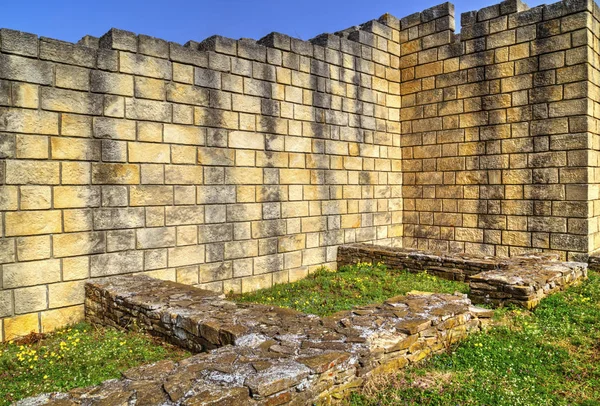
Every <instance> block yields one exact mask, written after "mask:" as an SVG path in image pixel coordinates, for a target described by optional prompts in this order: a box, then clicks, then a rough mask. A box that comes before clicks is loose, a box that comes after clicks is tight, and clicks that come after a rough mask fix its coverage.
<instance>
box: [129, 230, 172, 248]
mask: <svg viewBox="0 0 600 406" xmlns="http://www.w3.org/2000/svg"><path fill="white" fill-rule="evenodd" d="M136 237H137V238H136V241H137V243H136V248H137V249H147V248H163V247H173V246H175V228H174V227H161V228H154V227H153V228H145V229H138V230H136Z"/></svg>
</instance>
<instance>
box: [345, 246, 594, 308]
mask: <svg viewBox="0 0 600 406" xmlns="http://www.w3.org/2000/svg"><path fill="white" fill-rule="evenodd" d="M558 258H559V257H558V255H556V254H552V253H535V254H527V255H522V256H517V257H512V258H497V257H490V256H476V255H470V254H469V255H468V254H460V253H459V254H451V253H435V252H425V251H418V250H411V249H404V248H392V247H383V246H378V245H371V244H352V245H343V246H341V247H339V249H338V267H339V266H343V265H350V264H355V263H358V262H371V263H377V262H382V263H384V264H386V265H387V266H388V267H390V268H393V269H406V270H408V271H411V272H421V271H427V272H429V273H431V274H434V275H437V276H439V277H441V278H444V279H450V280H461V281H465V282H468V283H469V286H470V288H471V291H470V293H469V298H470V299H471V300H472V301H473V303H487V304H493V305H497V306H500V305H504V304H509V303H510V304H515V305H519V306H522V307H525V308H527V309H532V308H534V307H535V306H537V305H538V304H539V303H540V301H541V300H542V299H543V298H544V297H546V296H548V295H549V294H551V293H553V292H556V291H558V290H562V289H565V288H566V287H568V286H570V285H572V284H574V283H577V282H578V281H579V280H581V279H585V278H587V268H588V264H586V263H584V262H561V261H559V260H558Z"/></svg>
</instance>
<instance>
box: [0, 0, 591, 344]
mask: <svg viewBox="0 0 600 406" xmlns="http://www.w3.org/2000/svg"><path fill="white" fill-rule="evenodd" d="M526 9H527V7H526V6H525V5H524V4H522V3H521V2H520V1H518V0H507V1H505V2H503V3H501V4H500V5H495V6H491V7H488V8H485V9H483V10H480V11H479V12H477V13H466V14H465V15H463V17H462V25H463V28H462V32H461V34H460V35H455V33H454V31H455V23H454V8H453V6H452V5H451V4H449V3H445V4H442V5H440V6H436V7H434V8H431V9H429V10H426V11H424V12H422V13H417V14H414V15H411V16H408V17H405V18H403V19H401V20H398V19H396V18H395V17H392V16H391V15H389V14H386V15H384V16H382V17H381V18H380V19H379V20H373V21H369V22H367V23H365V24H363V25H361V26H356V27H351V28H349V29H347V30H344V31H341V32H338V33H336V34H335V35H334V34H323V35H320V36H317V37H316V38H314V39H312V40H311V41H301V40H298V39H295V38H291V37H289V36H286V35H283V34H278V33H272V34H269V35H267V36H266V37H264V38H262V39H261V40H259V41H252V40H248V39H241V40H232V39H228V38H223V37H219V36H215V37H211V38H208V39H206V40H204V41H202V42H195V41H189V42H188V43H186V44H185V45H184V46H182V45H179V44H175V43H169V42H166V41H163V40H160V39H156V38H152V37H148V36H145V35H139V36H138V35H135V34H133V33H130V32H125V31H121V30H116V29H112V30H110V31H109V32H108V33H106V34H105V35H104V36H102V37H101V38H94V37H90V36H86V37H84V38H82V40H81V41H79V43H78V44H70V43H65V42H62V41H57V40H53V39H49V38H43V37H42V38H38V37H37V36H36V35H32V34H26V33H21V32H16V31H11V30H0V159H1V160H2V161H1V162H0V210H1V216H0V223H1V224H0V233H1V234H0V264H2V265H1V266H2V268H1V278H0V281H1V282H0V283H1V284H0V340H3V339H10V338H12V337H14V336H17V335H20V334H23V333H27V332H29V331H50V330H52V329H54V328H56V327H57V326H62V325H65V324H66V323H69V322H71V321H74V320H77V319H80V318H81V317H82V315H83V297H84V289H83V286H84V282H85V280H87V279H89V278H96V277H103V276H109V275H116V274H123V273H139V272H143V273H147V274H149V275H151V276H154V277H158V278H162V279H169V280H173V281H177V282H182V283H185V284H191V285H195V286H200V287H203V288H207V289H210V290H215V291H229V290H233V291H236V292H239V291H249V290H253V289H257V288H262V287H268V286H270V285H271V284H273V283H280V282H288V281H293V280H296V279H299V278H302V277H304V276H305V275H307V273H308V272H309V271H311V270H312V269H314V268H315V267H318V266H320V265H322V264H325V265H330V266H334V265H335V258H336V247H337V246H339V245H340V244H344V243H354V242H368V243H377V244H381V245H388V246H396V247H399V246H402V245H404V246H405V247H409V248H414V247H417V248H422V249H435V250H448V251H460V252H463V251H464V252H485V253H489V254H495V255H516V254H520V253H522V252H524V251H527V250H534V251H539V250H544V251H553V252H556V253H558V254H559V255H561V256H562V257H563V258H569V259H571V258H573V259H574V258H582V257H584V256H585V255H587V253H589V252H591V251H594V250H595V249H596V248H597V246H599V245H600V237H599V235H600V234H599V233H598V225H597V220H598V216H600V204H598V203H597V202H600V200H599V197H598V188H597V182H595V181H594V179H595V177H598V176H599V175H596V172H597V171H595V170H592V168H594V169H595V168H596V167H597V166H598V165H597V159H596V157H597V153H596V151H597V150H599V149H600V143H599V141H598V140H600V138H598V136H597V132H598V131H597V130H596V121H595V120H594V119H592V118H591V117H592V116H594V115H598V114H600V113H597V111H599V109H598V108H596V107H595V106H596V105H597V104H595V103H596V101H597V100H598V99H600V97H598V94H599V93H598V92H597V82H598V81H599V80H600V79H599V77H600V76H598V74H597V73H596V72H597V68H599V67H600V62H598V61H599V58H598V52H597V51H598V49H600V48H599V47H600V46H599V44H598V39H597V37H596V35H597V32H598V29H597V28H598V25H599V23H598V21H597V17H598V16H600V12H599V11H598V8H597V7H596V6H595V4H594V3H593V2H591V1H587V0H569V1H563V2H559V3H556V4H553V5H549V6H541V7H537V8H534V9H531V10H526ZM592 29H595V31H594V32H596V34H592ZM403 183H404V185H402V184H403Z"/></svg>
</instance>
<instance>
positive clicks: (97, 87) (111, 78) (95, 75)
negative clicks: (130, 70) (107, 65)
mask: <svg viewBox="0 0 600 406" xmlns="http://www.w3.org/2000/svg"><path fill="white" fill-rule="evenodd" d="M90 83H91V85H90V89H91V90H92V92H96V93H108V94H117V95H120V96H133V76H131V75H123V74H120V73H112V72H103V71H99V70H93V71H92V72H91V77H90Z"/></svg>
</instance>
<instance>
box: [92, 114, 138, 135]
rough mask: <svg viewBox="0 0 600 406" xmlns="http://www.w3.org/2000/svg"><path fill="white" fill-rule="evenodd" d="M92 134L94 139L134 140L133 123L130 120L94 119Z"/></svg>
mask: <svg viewBox="0 0 600 406" xmlns="http://www.w3.org/2000/svg"><path fill="white" fill-rule="evenodd" d="M144 124H146V123H144ZM140 125H142V124H140ZM93 132H94V137H96V138H111V139H121V140H135V122H133V121H131V120H121V119H114V118H106V117H94V122H93Z"/></svg>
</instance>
